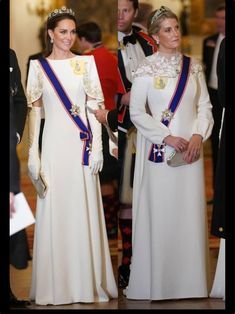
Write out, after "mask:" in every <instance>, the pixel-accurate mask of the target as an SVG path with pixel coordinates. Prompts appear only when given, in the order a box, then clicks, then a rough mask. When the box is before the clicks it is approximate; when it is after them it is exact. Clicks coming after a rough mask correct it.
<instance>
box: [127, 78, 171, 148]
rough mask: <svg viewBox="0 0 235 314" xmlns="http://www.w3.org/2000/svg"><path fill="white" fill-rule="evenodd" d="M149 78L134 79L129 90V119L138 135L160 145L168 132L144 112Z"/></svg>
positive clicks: (169, 133) (162, 125) (161, 124)
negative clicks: (138, 132)
mask: <svg viewBox="0 0 235 314" xmlns="http://www.w3.org/2000/svg"><path fill="white" fill-rule="evenodd" d="M149 80H150V78H149V77H136V78H135V79H134V81H133V84H132V88H131V98H130V117H131V121H132V122H133V123H134V125H135V126H136V128H137V129H138V130H139V131H140V133H141V134H142V135H143V136H144V137H145V138H146V139H147V140H149V141H150V142H152V143H153V144H157V143H162V141H163V139H164V138H165V137H166V136H168V135H171V132H170V130H169V129H168V128H167V127H166V126H165V125H164V124H163V123H161V122H160V121H157V120H155V119H154V118H153V117H152V116H151V115H150V114H149V113H147V111H146V103H147V94H148V88H149V87H150V82H149Z"/></svg>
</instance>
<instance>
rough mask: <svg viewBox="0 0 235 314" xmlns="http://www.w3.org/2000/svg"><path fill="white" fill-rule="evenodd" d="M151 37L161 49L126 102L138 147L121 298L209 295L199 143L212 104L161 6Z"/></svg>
mask: <svg viewBox="0 0 235 314" xmlns="http://www.w3.org/2000/svg"><path fill="white" fill-rule="evenodd" d="M149 34H150V35H152V37H153V38H154V39H155V40H156V42H157V44H158V51H157V52H156V53H154V54H153V55H152V56H149V57H146V58H145V59H144V61H143V63H142V64H141V65H140V66H139V68H138V69H137V71H136V73H135V79H134V82H133V85H132V90H131V99H130V115H131V120H132V122H133V123H134V124H135V126H136V128H137V147H136V164H135V175H134V189H133V255H132V263H131V272H130V280H129V284H128V288H127V291H126V296H127V298H128V299H148V300H164V299H179V298H202V297H208V289H209V286H208V266H209V265H208V253H209V251H208V230H207V215H206V211H205V209H206V206H205V205H206V204H205V190H204V163H203V147H202V146H203V145H202V142H203V141H205V140H206V139H207V138H208V137H209V136H210V134H211V130H212V127H213V118H212V113H211V103H210V100H209V95H208V91H207V88H206V84H205V80H204V75H203V71H202V66H201V64H200V63H199V62H198V61H196V60H194V59H192V58H189V57H183V55H182V54H181V53H179V52H178V51H177V49H178V47H179V45H180V31H179V24H178V18H177V16H176V15H175V14H174V13H173V12H172V11H170V10H169V9H168V8H166V7H161V8H160V9H159V10H155V11H154V12H153V13H152V14H151V15H150V20H149ZM176 96H177V97H176ZM153 144H158V145H153ZM173 150H175V151H177V152H178V153H181V157H182V158H183V161H184V162H185V163H186V164H185V165H181V166H179V167H171V166H169V165H168V164H167V162H166V160H167V158H168V157H169V156H170V154H171V153H172V152H173Z"/></svg>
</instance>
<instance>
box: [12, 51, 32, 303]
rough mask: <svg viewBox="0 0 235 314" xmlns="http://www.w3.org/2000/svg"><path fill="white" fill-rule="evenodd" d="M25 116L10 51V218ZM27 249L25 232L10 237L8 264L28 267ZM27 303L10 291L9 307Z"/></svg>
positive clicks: (17, 67) (19, 79)
mask: <svg viewBox="0 0 235 314" xmlns="http://www.w3.org/2000/svg"><path fill="white" fill-rule="evenodd" d="M26 116H27V101H26V97H25V94H24V90H23V87H22V84H21V75H20V69H19V65H18V62H17V58H16V54H15V52H14V51H13V50H11V49H10V217H12V216H14V212H15V209H14V195H15V194H17V193H19V192H20V165H19V160H18V156H17V151H16V146H17V144H18V143H19V142H20V140H21V138H22V135H23V130H24V125H25V120H26ZM29 259H31V258H30V255H29V248H28V243H27V236H26V232H25V230H21V231H19V232H17V233H15V234H14V235H12V236H11V237H10V263H11V264H12V265H13V266H14V267H15V268H17V269H24V268H26V267H27V266H28V260H29ZM27 304H29V302H28V301H24V300H17V299H16V297H15V296H14V294H13V293H12V291H11V289H10V306H12V307H22V306H23V307H24V306H26V305H27Z"/></svg>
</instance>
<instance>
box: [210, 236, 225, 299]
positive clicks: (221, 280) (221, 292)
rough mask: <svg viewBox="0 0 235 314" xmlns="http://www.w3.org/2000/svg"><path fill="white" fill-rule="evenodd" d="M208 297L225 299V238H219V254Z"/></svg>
mask: <svg viewBox="0 0 235 314" xmlns="http://www.w3.org/2000/svg"><path fill="white" fill-rule="evenodd" d="M210 297H211V298H218V299H223V300H225V239H223V238H221V239H220V247H219V255H218V260H217V264H216V270H215V277H214V281H213V286H212V289H211V292H210Z"/></svg>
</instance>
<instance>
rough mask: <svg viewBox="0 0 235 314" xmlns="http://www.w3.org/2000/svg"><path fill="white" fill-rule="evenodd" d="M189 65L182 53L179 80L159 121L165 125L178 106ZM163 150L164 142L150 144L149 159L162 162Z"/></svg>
mask: <svg viewBox="0 0 235 314" xmlns="http://www.w3.org/2000/svg"><path fill="white" fill-rule="evenodd" d="M189 66H190V58H189V57H187V56H184V55H183V62H182V68H181V73H180V76H179V80H178V82H177V84H176V88H175V91H174V94H173V97H172V98H171V101H170V103H169V105H168V108H167V109H166V110H164V111H163V113H162V119H161V122H162V123H163V124H164V125H165V126H169V124H170V122H171V120H172V118H173V116H174V114H175V111H176V109H177V108H178V106H179V104H180V101H181V98H182V95H183V92H184V90H185V86H186V83H187V80H188V77H189ZM164 152H165V143H161V144H152V146H151V149H150V152H149V158H148V159H149V160H150V161H152V162H156V163H158V162H163V161H164Z"/></svg>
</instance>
